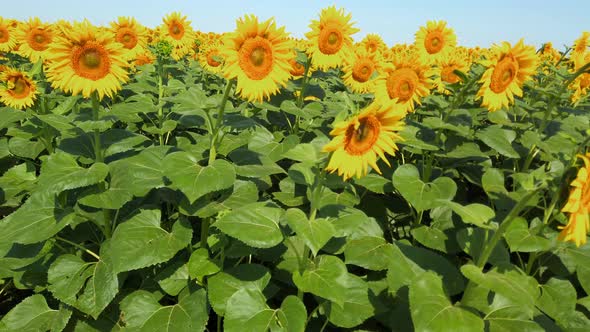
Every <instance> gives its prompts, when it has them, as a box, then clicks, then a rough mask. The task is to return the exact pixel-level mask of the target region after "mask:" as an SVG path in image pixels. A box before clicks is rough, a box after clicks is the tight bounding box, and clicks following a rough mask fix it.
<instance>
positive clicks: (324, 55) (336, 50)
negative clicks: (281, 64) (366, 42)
mask: <svg viewBox="0 0 590 332" xmlns="http://www.w3.org/2000/svg"><path fill="white" fill-rule="evenodd" d="M351 19H352V15H351V14H350V13H349V14H345V13H344V9H343V8H340V9H336V7H334V6H332V7H328V8H325V9H322V12H321V14H320V19H319V21H316V20H312V23H311V24H310V25H309V27H310V28H311V31H310V32H308V33H306V34H305V36H306V37H307V38H308V39H309V40H310V42H311V43H310V47H309V49H308V52H309V56H311V61H312V63H313V65H314V66H315V67H317V68H318V69H320V70H327V69H329V68H334V67H338V66H340V65H341V64H342V62H343V61H344V59H346V58H347V57H348V56H350V54H351V52H352V44H353V40H352V37H351V35H352V34H354V33H356V32H358V31H359V29H357V28H354V27H353V23H352V22H350V20H351Z"/></svg>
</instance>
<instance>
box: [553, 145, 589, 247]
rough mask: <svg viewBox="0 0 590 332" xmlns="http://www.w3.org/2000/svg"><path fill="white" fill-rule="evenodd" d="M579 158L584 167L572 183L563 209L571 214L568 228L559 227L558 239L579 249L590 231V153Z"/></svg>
mask: <svg viewBox="0 0 590 332" xmlns="http://www.w3.org/2000/svg"><path fill="white" fill-rule="evenodd" d="M578 157H579V158H580V159H582V160H583V161H584V165H583V166H582V167H581V168H580V169H579V170H578V175H577V176H576V178H575V179H574V180H573V181H572V182H571V184H570V186H571V190H570V194H569V197H568V199H567V203H566V204H565V206H564V207H563V208H562V209H561V211H562V212H566V213H569V220H568V223H567V225H566V226H561V227H559V228H560V229H561V230H562V231H561V232H560V233H559V236H558V239H559V240H561V241H571V242H574V243H575V244H576V246H578V247H579V246H581V245H583V244H585V243H586V237H587V234H588V230H589V229H590V153H586V155H579V156H578Z"/></svg>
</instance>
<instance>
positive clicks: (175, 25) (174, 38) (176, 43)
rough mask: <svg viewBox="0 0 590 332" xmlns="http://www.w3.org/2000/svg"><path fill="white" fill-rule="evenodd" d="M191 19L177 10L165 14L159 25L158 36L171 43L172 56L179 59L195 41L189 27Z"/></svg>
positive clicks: (188, 50)
mask: <svg viewBox="0 0 590 332" xmlns="http://www.w3.org/2000/svg"><path fill="white" fill-rule="evenodd" d="M190 24H191V21H189V20H187V17H186V16H181V14H180V13H179V12H174V13H171V14H168V15H166V17H164V19H163V23H162V25H160V27H159V35H160V38H162V39H164V40H166V41H168V42H169V43H170V45H172V49H173V51H172V58H174V60H177V61H178V60H180V59H181V58H182V57H183V56H185V55H187V54H188V53H189V52H190V51H191V49H192V47H193V44H194V42H195V32H194V31H193V28H192V27H191V25H190Z"/></svg>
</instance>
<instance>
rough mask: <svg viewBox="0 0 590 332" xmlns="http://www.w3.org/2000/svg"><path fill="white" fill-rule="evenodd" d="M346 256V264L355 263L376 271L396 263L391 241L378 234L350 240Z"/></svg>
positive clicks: (345, 250) (345, 252)
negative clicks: (388, 241)
mask: <svg viewBox="0 0 590 332" xmlns="http://www.w3.org/2000/svg"><path fill="white" fill-rule="evenodd" d="M344 257H345V262H346V264H354V265H358V266H362V267H364V268H366V269H369V270H374V271H379V270H385V269H387V268H388V267H389V266H390V265H391V264H395V257H394V254H393V249H392V245H391V243H387V242H386V241H385V239H384V238H382V237H376V236H365V237H360V238H357V239H354V240H349V241H348V242H347V243H346V248H345V249H344Z"/></svg>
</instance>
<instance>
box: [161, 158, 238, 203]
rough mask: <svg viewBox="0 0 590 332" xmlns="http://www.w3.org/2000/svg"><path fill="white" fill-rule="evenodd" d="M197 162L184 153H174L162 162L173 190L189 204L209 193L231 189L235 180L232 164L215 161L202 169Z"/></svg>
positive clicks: (221, 160)
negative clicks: (184, 196) (178, 192)
mask: <svg viewBox="0 0 590 332" xmlns="http://www.w3.org/2000/svg"><path fill="white" fill-rule="evenodd" d="M197 162H198V160H197V159H196V158H194V157H193V156H191V155H190V154H188V153H186V152H174V153H171V154H169V155H167V156H166V158H165V160H164V172H165V174H166V177H168V178H169V179H170V180H171V181H172V186H173V187H174V188H177V189H180V191H182V192H183V193H184V194H185V195H186V197H187V198H188V199H189V201H190V203H193V202H194V201H195V200H197V199H198V198H200V197H202V196H204V195H205V194H208V193H210V192H214V191H219V190H222V189H225V188H229V187H231V186H232V185H233V184H234V182H235V180H236V171H235V169H234V167H233V165H232V164H230V163H229V162H227V161H225V160H223V159H217V160H215V161H214V162H213V163H212V164H211V165H209V166H206V167H202V166H200V165H199V164H198V163H197Z"/></svg>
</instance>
